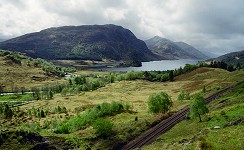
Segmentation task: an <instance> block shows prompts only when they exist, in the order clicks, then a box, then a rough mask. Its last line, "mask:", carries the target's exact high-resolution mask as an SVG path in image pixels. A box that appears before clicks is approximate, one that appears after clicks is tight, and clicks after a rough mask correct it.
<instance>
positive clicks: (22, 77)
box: [0, 50, 68, 92]
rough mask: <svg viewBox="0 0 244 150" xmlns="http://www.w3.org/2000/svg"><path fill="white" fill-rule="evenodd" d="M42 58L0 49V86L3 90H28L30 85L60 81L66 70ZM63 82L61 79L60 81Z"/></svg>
mask: <svg viewBox="0 0 244 150" xmlns="http://www.w3.org/2000/svg"><path fill="white" fill-rule="evenodd" d="M67 71H68V70H66V69H65V68H62V67H57V66H55V65H53V64H52V63H49V62H46V61H44V60H42V59H32V58H30V57H27V56H25V55H23V54H20V53H16V52H9V51H6V50H0V77H1V78H0V86H1V90H3V91H4V92H6V91H8V92H12V91H20V90H21V89H23V88H24V89H25V90H29V89H30V88H31V87H34V86H38V85H43V84H47V83H56V82H57V81H61V78H60V77H61V76H64V74H65V73H66V72H67ZM61 82H63V81H61Z"/></svg>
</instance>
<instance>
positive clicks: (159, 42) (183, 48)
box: [145, 36, 208, 59]
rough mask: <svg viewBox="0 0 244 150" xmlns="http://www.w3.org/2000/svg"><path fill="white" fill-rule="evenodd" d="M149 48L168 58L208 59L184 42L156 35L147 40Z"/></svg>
mask: <svg viewBox="0 0 244 150" xmlns="http://www.w3.org/2000/svg"><path fill="white" fill-rule="evenodd" d="M145 43H146V44H147V46H148V48H149V49H150V50H151V51H152V52H153V53H154V54H157V55H160V56H162V57H166V58H167V59H207V58H208V56H206V55H205V54H203V53H202V52H200V51H199V50H197V49H196V48H194V47H193V46H191V45H189V44H187V43H184V42H173V41H171V40H169V39H166V38H162V37H159V36H154V37H153V38H151V39H148V40H145Z"/></svg>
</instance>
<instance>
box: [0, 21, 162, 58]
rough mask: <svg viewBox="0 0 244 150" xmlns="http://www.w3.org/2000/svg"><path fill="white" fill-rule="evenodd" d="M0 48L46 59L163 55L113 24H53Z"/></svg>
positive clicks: (128, 31) (15, 39)
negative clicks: (60, 25)
mask: <svg viewBox="0 0 244 150" xmlns="http://www.w3.org/2000/svg"><path fill="white" fill-rule="evenodd" d="M0 48H2V49H8V50H11V51H13V50H14V51H18V52H24V53H26V54H27V55H28V56H31V57H34V58H36V57H41V58H44V59H90V60H102V59H111V60H116V61H120V60H133V61H150V60H160V59H162V57H160V56H157V55H155V54H153V53H152V52H151V51H149V50H148V48H147V46H146V44H145V42H144V41H142V40H140V39H138V38H137V37H136V36H135V35H134V34H133V33H132V32H131V31H130V30H129V29H125V28H123V27H122V26H117V25H112V24H108V25H82V26H63V27H52V28H48V29H44V30H41V31H40V32H34V33H29V34H25V35H22V36H19V37H16V38H13V39H10V40H7V41H4V42H1V43H0Z"/></svg>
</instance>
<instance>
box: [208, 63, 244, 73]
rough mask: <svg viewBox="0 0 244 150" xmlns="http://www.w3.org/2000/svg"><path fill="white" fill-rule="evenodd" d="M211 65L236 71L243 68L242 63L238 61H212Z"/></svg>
mask: <svg viewBox="0 0 244 150" xmlns="http://www.w3.org/2000/svg"><path fill="white" fill-rule="evenodd" d="M209 67H211V68H222V69H225V70H228V71H235V70H238V69H241V68H242V67H241V64H240V63H237V64H236V65H232V64H230V65H228V64H227V63H225V62H223V61H211V63H210V64H209Z"/></svg>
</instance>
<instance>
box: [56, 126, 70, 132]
mask: <svg viewBox="0 0 244 150" xmlns="http://www.w3.org/2000/svg"><path fill="white" fill-rule="evenodd" d="M54 132H55V133H64V134H68V133H69V126H68V125H67V124H62V125H61V126H59V127H58V128H57V129H56V130H55V131H54Z"/></svg>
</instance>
